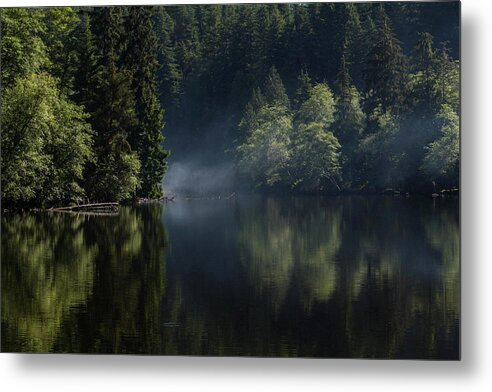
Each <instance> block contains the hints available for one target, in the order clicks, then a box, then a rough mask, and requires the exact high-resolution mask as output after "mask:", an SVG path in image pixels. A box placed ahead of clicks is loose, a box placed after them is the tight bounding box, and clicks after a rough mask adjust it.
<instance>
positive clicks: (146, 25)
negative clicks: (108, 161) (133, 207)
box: [123, 7, 168, 198]
mask: <svg viewBox="0 0 492 392" xmlns="http://www.w3.org/2000/svg"><path fill="white" fill-rule="evenodd" d="M152 16H153V9H152V8H150V7H129V10H128V16H127V21H126V50H125V54H124V56H123V59H124V64H125V66H126V68H127V69H128V70H130V71H131V73H132V78H131V80H132V88H133V92H134V96H135V109H136V119H137V122H136V124H135V125H134V126H133V127H132V129H131V131H130V133H129V135H128V141H129V143H130V146H131V148H132V149H133V150H134V151H137V152H138V157H139V159H140V164H141V172H140V179H141V188H140V190H139V192H138V194H139V195H140V196H142V197H150V198H156V197H160V196H161V195H162V189H161V188H162V187H161V182H162V177H163V175H164V173H165V171H166V161H165V159H166V157H167V156H168V153H167V151H165V150H164V147H163V146H162V142H163V140H164V137H163V136H162V133H161V130H162V128H163V126H164V122H163V110H162V108H161V106H160V104H159V100H158V98H157V83H156V73H157V69H158V63H157V50H158V46H157V37H156V35H155V32H154V29H153V27H154V26H153V21H152Z"/></svg>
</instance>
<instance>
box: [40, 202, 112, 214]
mask: <svg viewBox="0 0 492 392" xmlns="http://www.w3.org/2000/svg"><path fill="white" fill-rule="evenodd" d="M119 205H120V204H119V203H118V202H108V203H91V204H78V205H75V206H68V207H56V208H50V209H49V211H73V212H76V211H118V208H119Z"/></svg>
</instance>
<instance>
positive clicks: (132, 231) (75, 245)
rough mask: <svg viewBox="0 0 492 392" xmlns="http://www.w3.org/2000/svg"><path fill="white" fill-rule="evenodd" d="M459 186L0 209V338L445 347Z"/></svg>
mask: <svg viewBox="0 0 492 392" xmlns="http://www.w3.org/2000/svg"><path fill="white" fill-rule="evenodd" d="M458 219H459V208H458V200H456V199H454V200H449V199H447V200H445V199H439V200H431V199H427V198H414V197H412V198H394V197H381V196H380V197H341V198H329V197H326V198H321V197H294V198H290V197H289V198H287V197H285V198H278V197H240V198H235V199H231V200H178V201H176V202H174V203H170V204H168V205H166V206H163V205H150V206H142V207H137V208H133V207H125V208H122V209H121V210H120V212H119V214H118V215H117V216H84V215H72V214H65V213H25V214H10V213H7V214H4V215H3V217H2V240H1V245H2V249H1V256H2V351H22V352H74V353H79V352H83V353H138V354H168V355H173V354H179V355H188V354H189V355H255V356H294V357H296V356H302V357H311V356H314V357H349V358H441V359H457V358H458V356H459V319H460V308H459V221H458Z"/></svg>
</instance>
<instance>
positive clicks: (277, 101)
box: [264, 66, 290, 109]
mask: <svg viewBox="0 0 492 392" xmlns="http://www.w3.org/2000/svg"><path fill="white" fill-rule="evenodd" d="M264 95H265V99H266V101H267V102H268V104H270V105H280V106H282V107H284V108H285V109H289V107H290V103H289V97H288V96H287V92H286V91H285V87H284V84H283V83H282V79H281V78H280V75H279V74H278V72H277V69H276V68H275V66H272V67H271V68H270V72H269V73H268V75H267V77H266V80H265V87H264Z"/></svg>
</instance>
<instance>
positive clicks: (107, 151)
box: [86, 7, 140, 200]
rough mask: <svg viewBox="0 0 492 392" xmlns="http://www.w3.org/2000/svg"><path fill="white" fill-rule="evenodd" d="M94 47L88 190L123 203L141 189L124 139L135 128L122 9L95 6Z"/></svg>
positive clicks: (96, 196) (136, 167)
mask: <svg viewBox="0 0 492 392" xmlns="http://www.w3.org/2000/svg"><path fill="white" fill-rule="evenodd" d="M91 17H92V20H91V27H92V31H93V33H94V42H95V43H96V53H97V55H96V58H97V61H96V64H95V67H96V68H95V70H94V71H93V72H90V75H94V77H93V85H92V86H91V89H92V90H93V91H94V94H93V97H92V102H90V103H89V104H88V107H90V108H94V109H93V110H94V111H93V112H91V117H90V123H91V125H92V127H93V129H94V131H95V133H96V137H95V146H94V148H95V154H96V160H95V162H94V164H92V165H90V166H89V167H88V169H87V174H86V189H87V190H88V192H89V194H90V198H91V199H93V200H122V199H128V198H130V197H133V196H134V195H135V192H136V190H137V188H138V187H139V185H140V181H139V177H138V174H139V170H140V161H139V159H138V155H137V154H136V152H135V151H132V149H131V146H130V144H129V143H128V140H127V137H128V135H129V134H130V132H131V131H132V129H133V127H134V126H135V125H136V124H137V117H136V113H135V96H134V93H133V89H132V84H131V83H132V76H133V75H132V73H131V72H130V71H128V70H126V69H124V68H122V66H121V62H122V60H121V56H122V53H123V48H124V47H123V37H122V33H123V10H122V8H121V7H107V8H96V9H95V10H94V11H93V12H92V14H91Z"/></svg>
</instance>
